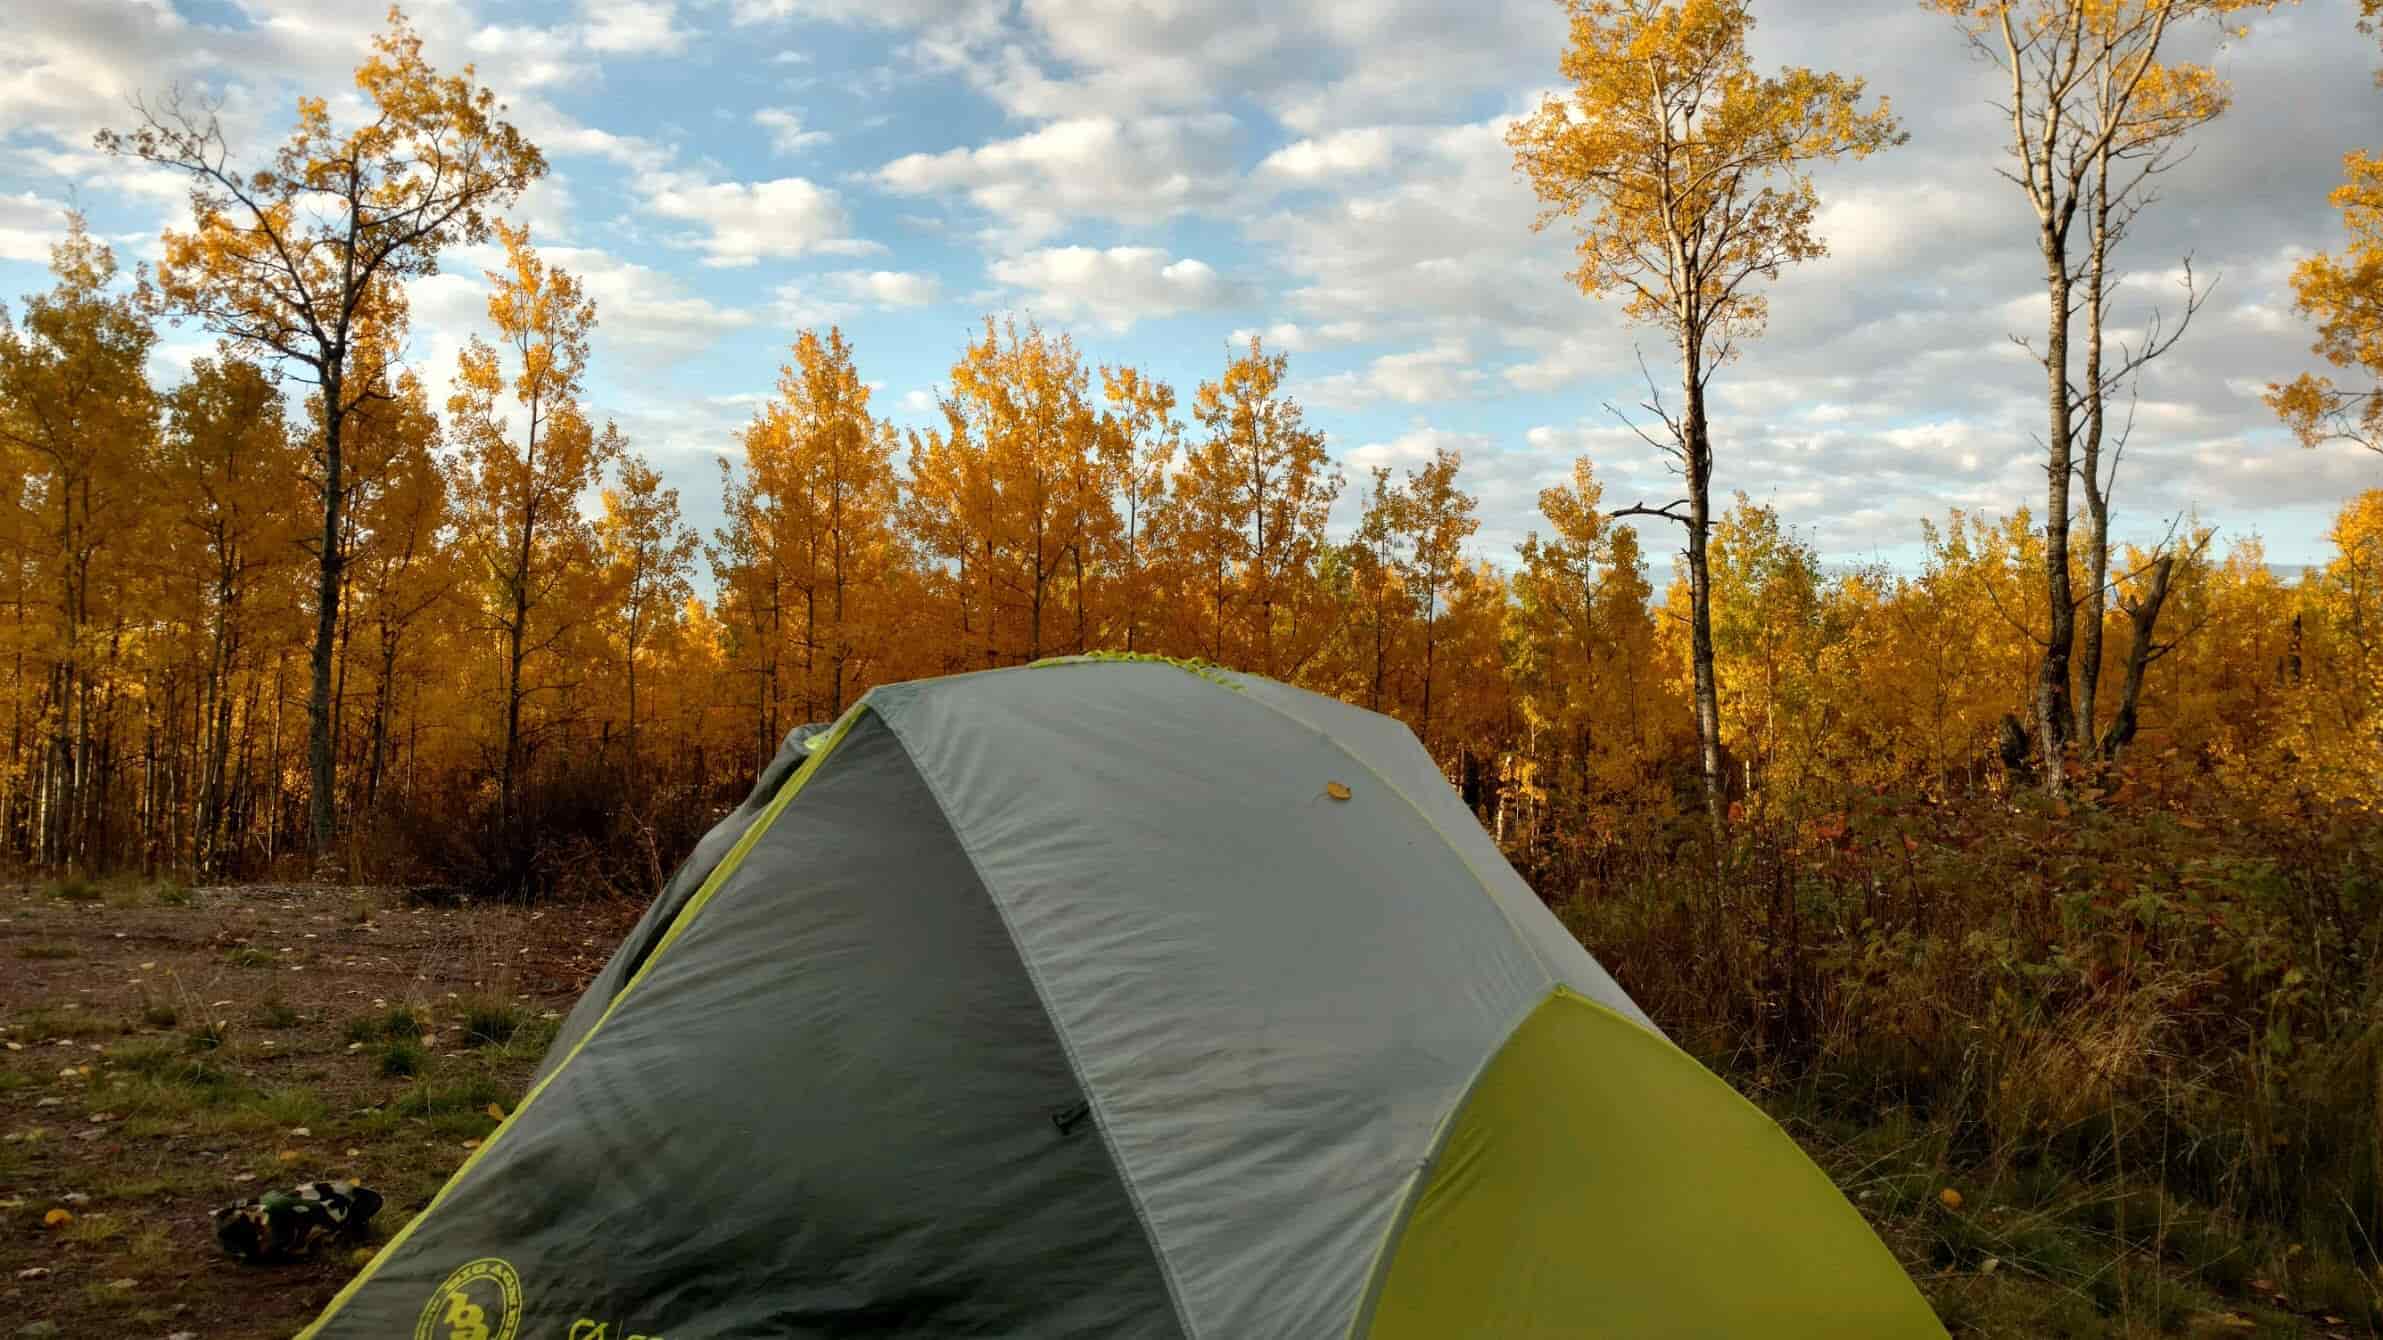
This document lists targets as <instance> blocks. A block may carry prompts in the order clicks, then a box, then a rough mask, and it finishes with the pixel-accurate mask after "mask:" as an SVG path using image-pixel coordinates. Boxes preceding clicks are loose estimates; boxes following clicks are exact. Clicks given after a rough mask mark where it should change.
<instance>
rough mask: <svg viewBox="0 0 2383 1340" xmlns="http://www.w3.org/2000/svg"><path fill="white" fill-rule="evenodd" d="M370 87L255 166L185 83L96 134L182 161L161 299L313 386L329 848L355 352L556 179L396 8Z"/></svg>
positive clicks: (319, 762) (319, 849)
mask: <svg viewBox="0 0 2383 1340" xmlns="http://www.w3.org/2000/svg"><path fill="white" fill-rule="evenodd" d="M356 91H357V92H358V93H360V94H361V95H362V96H363V98H364V100H365V102H366V103H367V104H369V105H370V107H371V109H372V112H373V116H372V117H371V119H370V120H368V121H365V122H364V123H362V124H360V125H356V126H353V127H349V128H345V129H343V128H341V127H340V126H338V125H337V124H335V123H334V122H333V120H332V117H331V109H330V103H329V102H328V100H326V99H324V98H320V97H310V98H301V99H299V102H298V124H297V128H296V129H295V130H293V131H292V132H291V134H290V137H289V139H288V140H286V141H284V142H283V143H282V145H281V146H280V147H279V148H278V149H276V150H274V151H273V153H272V155H271V156H270V157H269V158H268V159H267V160H266V162H265V163H264V164H263V165H262V166H259V167H255V168H243V167H241V166H239V165H238V162H237V156H236V155H235V153H234V150H233V147H232V145H231V144H230V143H229V141H228V140H227V139H226V138H225V135H224V129H223V123H222V121H221V120H220V119H219V118H218V116H217V114H216V113H217V110H218V108H217V106H216V105H215V104H213V103H210V102H205V101H196V102H194V101H191V100H189V99H187V98H185V97H184V96H183V95H182V94H181V93H180V92H179V91H176V92H174V93H172V94H170V95H168V96H167V97H166V98H165V99H164V100H163V101H162V102H161V103H159V104H158V105H155V106H152V105H150V104H148V103H146V102H143V103H141V104H139V111H140V117H141V122H140V124H139V125H138V126H136V127H134V128H133V129H132V130H130V131H115V130H107V131H102V132H100V133H99V135H98V137H97V141H96V142H97V144H98V147H99V148H100V149H101V150H103V151H105V152H107V153H110V154H120V155H125V156H129V157H133V158H137V159H140V160H142V161H145V162H150V163H155V164H159V165H161V166H164V167H167V168H171V169H174V170H176V171H178V172H182V173H185V174H187V175H188V176H189V178H190V180H191V194H190V213H191V226H190V230H189V231H188V232H175V231H171V230H169V231H168V232H167V233H166V235H165V254H164V257H163V258H162V259H161V260H160V261H159V263H158V267H157V280H158V285H159V287H160V289H161V290H162V291H163V293H164V296H165V299H166V300H167V301H168V302H169V303H171V304H172V305H173V306H174V307H175V308H176V309H178V310H180V311H183V312H187V313H190V314H191V315H194V316H196V317H198V318H199V319H200V321H202V322H203V323H204V324H205V325H206V327H207V328H208V329H209V330H213V331H215V332H217V333H219V334H221V335H223V336H225V337H227V338H229V339H231V340H232V341H234V342H235V344H236V345H237V346H238V347H240V348H241V349H242V350H243V351H244V352H248V353H252V354H255V355H257V356H259V357H264V358H270V359H273V360H276V361H278V362H281V363H283V364H285V365H287V366H290V367H292V368H294V369H295V370H296V371H297V372H298V375H300V376H301V377H303V378H305V379H306V380H308V381H310V382H312V383H313V384H314V386H315V387H316V416H317V418H316V422H317V425H318V436H319V438H320V446H319V450H320V452H321V458H322V459H321V464H320V473H319V475H318V476H317V478H316V479H315V481H314V483H315V488H316V494H317V501H318V502H319V503H320V523H321V524H320V525H319V526H318V527H317V530H318V532H319V534H320V537H321V538H320V542H319V545H318V547H317V549H316V557H317V563H318V568H319V573H318V580H317V582H316V586H315V632H314V646H313V658H312V662H311V665H312V672H313V679H312V684H311V687H310V689H309V691H308V695H307V700H306V711H307V720H308V723H309V724H308V734H307V760H308V768H309V779H310V783H309V784H310V799H309V803H308V811H307V822H308V829H309V834H310V840H311V843H312V848H313V851H314V854H315V856H316V857H317V859H321V858H325V857H327V856H329V855H330V852H331V840H332V832H333V824H334V817H335V816H334V804H335V802H334V789H335V787H336V784H337V779H336V776H335V773H334V757H333V740H332V720H331V716H332V703H331V692H332V686H331V681H332V659H333V656H334V653H335V651H336V642H337V638H338V633H339V596H340V592H341V590H342V589H343V585H344V576H343V574H342V573H341V571H340V566H339V564H340V559H341V555H342V554H344V553H345V552H346V530H345V516H344V511H345V508H346V506H347V502H348V489H349V484H348V480H347V478H346V474H345V469H344V467H345V465H346V458H345V456H344V454H343V447H344V445H345V443H344V440H343V438H344V432H345V429H346V427H347V424H348V420H349V416H351V415H352V414H354V413H355V412H356V410H357V409H358V407H360V406H361V405H363V404H364V403H365V401H366V400H367V398H369V397H370V395H371V394H372V391H371V389H370V388H372V387H373V386H375V385H377V384H378V382H379V377H380V373H381V369H380V368H378V367H365V366H358V365H357V364H356V362H355V355H356V354H357V352H358V339H357V336H358V333H359V332H358V327H359V325H360V324H361V323H363V322H364V321H366V320H368V319H369V317H368V311H367V309H368V307H369V306H370V304H371V303H372V302H374V301H375V299H376V295H383V297H382V299H381V300H383V301H385V300H386V297H385V294H386V291H387V290H389V289H391V288H393V287H394V286H396V285H400V284H403V283H404V282H406V281H407V280H410V279H416V278H420V277H422V276H424V275H430V274H435V273H437V270H438V259H439V253H440V252H441V251H442V250H443V249H444V248H445V247H447V246H448V245H450V244H453V243H457V242H482V241H486V240H487V239H488V237H489V236H490V235H491V232H492V230H493V229H494V228H495V227H496V224H497V220H498V218H499V216H500V213H501V211H503V210H504V209H505V208H507V207H508V206H510V205H511V204H512V203H513V202H514V201H516V200H518V199H519V198H520V196H521V193H522V191H523V190H524V189H526V188H527V187H528V185H529V184H530V183H531V182H532V181H534V180H536V179H537V178H539V177H541V176H543V175H544V174H545V171H546V161H545V159H544V158H543V157H542V156H540V154H539V152H538V149H537V146H535V145H533V144H531V143H530V142H529V141H528V140H527V139H525V138H523V137H522V134H521V132H520V131H519V130H518V129H516V128H515V127H514V126H513V125H512V124H511V123H510V122H508V121H506V120H504V119H503V113H504V110H505V108H504V106H503V104H501V103H499V102H498V101H497V98H496V94H495V92H494V91H493V90H490V89H488V88H486V87H483V86H482V85H480V84H479V83H478V82H477V80H476V79H475V78H474V75H473V71H472V69H471V67H469V66H466V67H465V68H464V71H463V73H461V74H458V75H441V74H440V73H438V72H437V71H436V70H434V69H432V68H431V66H430V65H429V63H428V62H426V61H425V60H424V59H423V58H422V39H421V37H420V35H419V34H417V33H416V32H415V31H414V29H413V26H412V25H411V24H410V23H409V22H408V21H407V20H406V17H405V15H404V13H403V12H402V11H401V10H399V9H398V8H397V7H396V6H394V5H392V6H390V8H389V14H388V29H387V31H385V32H383V33H381V34H380V35H378V36H377V37H375V38H374V39H373V47H372V55H371V56H370V57H369V58H367V59H366V60H365V61H364V62H363V63H362V64H361V65H359V66H357V67H356Z"/></svg>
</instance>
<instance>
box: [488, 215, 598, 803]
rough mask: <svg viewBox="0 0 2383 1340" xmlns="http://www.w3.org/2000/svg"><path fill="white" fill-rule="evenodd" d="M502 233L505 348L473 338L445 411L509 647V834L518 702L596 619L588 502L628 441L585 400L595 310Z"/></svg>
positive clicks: (496, 289) (515, 233)
mask: <svg viewBox="0 0 2383 1340" xmlns="http://www.w3.org/2000/svg"><path fill="white" fill-rule="evenodd" d="M498 234H499V236H501V237H502V238H503V240H504V244H505V262H506V264H505V268H504V269H503V270H501V271H499V270H492V271H490V272H489V273H488V280H489V283H490V284H491V285H493V289H492V291H491V292H490V294H489V297H488V318H489V321H490V323H491V324H493V325H494V326H495V327H496V332H497V338H498V340H499V341H500V342H501V350H500V346H499V345H492V344H490V343H488V342H487V341H485V340H483V339H481V338H480V337H478V336H476V335H475V336H473V337H472V342H471V344H470V345H469V346H468V347H467V348H466V349H465V350H464V352H463V357H462V360H461V362H460V363H459V364H458V366H457V368H456V376H455V381H456V390H455V394H454V395H453V396H452V397H451V398H450V399H449V400H448V402H447V415H448V421H449V424H450V431H451V433H452V435H453V445H454V447H455V451H456V456H455V469H454V489H455V499H456V509H457V515H458V523H459V526H460V529H461V531H462V536H463V549H464V551H465V552H466V553H467V554H468V555H469V561H470V562H471V564H472V566H473V568H474V573H473V576H474V578H475V579H476V581H477V583H478V584H479V585H480V587H481V595H480V602H481V606H482V610H483V613H484V615H485V617H486V618H487V619H488V621H489V624H490V626H491V628H492V629H493V630H495V631H496V632H497V633H498V634H499V636H500V637H501V639H502V642H503V665H504V680H503V689H502V694H503V697H502V703H503V716H504V732H503V741H502V744H501V746H500V748H499V751H498V758H499V760H500V761H499V770H498V796H499V797H500V803H499V808H498V811H497V815H498V817H497V826H498V830H499V831H500V832H503V833H507V834H510V833H512V832H513V828H514V822H515V817H516V814H515V810H516V800H517V787H518V783H519V780H520V772H521V766H522V745H523V727H522V707H523V704H524V703H526V702H527V701H528V699H529V697H530V695H531V694H532V693H533V692H536V691H537V686H535V685H533V684H531V683H530V681H529V669H530V662H531V660H532V658H534V657H545V656H553V655H558V654H559V653H560V652H561V651H562V650H563V649H564V648H563V643H564V638H565V636H566V634H568V633H569V632H570V631H572V630H573V629H575V628H576V627H578V626H579V625H580V624H582V623H585V622H586V621H587V620H588V617H589V611H588V609H587V608H586V605H585V602H584V597H582V596H581V595H580V593H577V592H574V591H572V590H570V589H569V586H570V584H571V583H573V582H576V581H585V580H587V579H588V578H589V577H590V575H591V574H593V573H594V571H595V568H596V565H595V536H594V532H593V530H592V528H591V527H590V526H589V524H588V521H587V518H586V517H585V516H583V515H582V514H581V513H580V511H579V505H578V500H579V496H580V495H581V494H582V493H585V492H587V491H588V490H589V489H591V488H593V487H594V486H595V484H596V482H597V480H598V479H599V478H600V477H601V475H602V472H603V470H604V468H605V467H606V466H607V465H609V464H610V463H611V462H613V461H614V460H617V459H618V458H619V457H620V456H621V455H622V453H623V451H624V450H625V444H624V443H623V441H622V439H621V436H620V433H619V432H618V430H617V429H615V428H614V427H613V426H612V425H611V424H606V425H605V426H604V427H603V429H602V430H601V431H599V430H598V429H597V428H596V427H595V425H594V424H593V423H592V422H591V421H590V420H589V418H588V416H587V411H586V410H585V408H584V407H583V406H582V405H581V404H580V395H581V381H582V379H583V378H584V376H585V375H586V371H587V354H588V332H589V331H590V330H591V329H593V328H594V326H595V324H596V304H595V301H594V300H593V299H591V298H589V297H587V296H586V294H585V293H584V292H583V291H582V289H581V287H580V284H579V281H578V280H577V279H575V278H574V277H573V276H572V275H571V274H570V273H569V272H567V271H564V270H560V269H554V268H551V267H549V266H548V265H547V264H546V263H545V262H544V261H543V260H541V259H539V257H538V255H537V253H536V252H534V251H533V250H531V248H530V239H529V230H528V229H527V228H512V227H507V226H505V225H503V224H499V225H498ZM508 363H509V364H510V375H508V369H507V365H508Z"/></svg>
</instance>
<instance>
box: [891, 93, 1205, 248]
mask: <svg viewBox="0 0 2383 1340" xmlns="http://www.w3.org/2000/svg"><path fill="white" fill-rule="evenodd" d="M1233 130H1234V121H1233V118H1232V117H1230V116H1228V115H1226V114H1224V113H1222V112H1211V113H1205V114H1201V115H1197V116H1165V117H1150V118H1146V119H1142V120H1135V121H1121V120H1119V119H1117V118H1114V117H1075V118H1071V119H1068V120H1063V121H1055V122H1053V123H1051V124H1050V125H1047V126H1043V127H1042V128H1040V129H1038V130H1034V131H1030V132H1028V133H1026V134H1024V135H1020V136H1017V137H1014V138H1011V139H1006V140H995V141H992V142H991V143H988V144H984V145H981V146H979V147H976V148H973V149H947V150H945V151H943V152H941V153H931V154H929V153H917V154H907V155H904V156H903V157H901V158H897V159H895V160H894V161H892V162H890V163H887V164H886V165H885V166H883V167H881V168H879V169H878V170H877V172H876V174H875V180H876V183H877V184H878V185H879V186H881V187H883V188H884V189H886V190H888V191H891V192H893V193H894V194H897V195H906V196H931V195H958V196H961V197H963V198H965V199H966V200H967V201H969V202H970V203H971V204H973V205H975V206H976V207H977V208H978V209H981V210H983V211H985V212H986V213H988V214H991V215H993V216H995V217H996V218H997V219H999V220H1001V221H1002V222H1003V223H1004V224H1006V225H1007V226H1008V228H1009V229H1010V230H1011V235H1013V236H1023V237H1025V238H1027V239H1028V240H1034V239H1039V238H1042V237H1046V236H1049V235H1050V234H1052V233H1055V232H1057V231H1059V230H1060V229H1061V228H1063V227H1065V226H1066V225H1067V224H1068V222H1070V221H1071V220H1074V219H1080V218H1094V219H1107V220H1112V221H1115V222H1119V223H1127V224H1145V225H1146V224H1154V223H1158V222H1161V221H1163V220H1165V219H1168V218H1172V217H1174V216H1175V215H1177V214H1180V213H1183V212H1185V211H1187V210H1195V209H1200V208H1204V207H1212V206H1215V205H1217V204H1219V203H1221V202H1222V201H1224V200H1225V199H1226V198H1227V196H1228V195H1229V194H1230V191H1231V189H1232V183H1233V180H1234V173H1233V168H1232V160H1231V155H1230V147H1231V138H1232V135H1233Z"/></svg>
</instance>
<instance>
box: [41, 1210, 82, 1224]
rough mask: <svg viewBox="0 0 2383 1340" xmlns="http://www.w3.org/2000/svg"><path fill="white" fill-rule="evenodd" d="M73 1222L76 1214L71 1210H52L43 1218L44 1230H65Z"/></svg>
mask: <svg viewBox="0 0 2383 1340" xmlns="http://www.w3.org/2000/svg"><path fill="white" fill-rule="evenodd" d="M73 1222H74V1212H73V1211H71V1210H52V1211H50V1212H49V1213H48V1214H45V1215H43V1216H42V1217H41V1226H42V1227H43V1228H64V1227H66V1226H67V1225H68V1224H71V1223H73Z"/></svg>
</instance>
